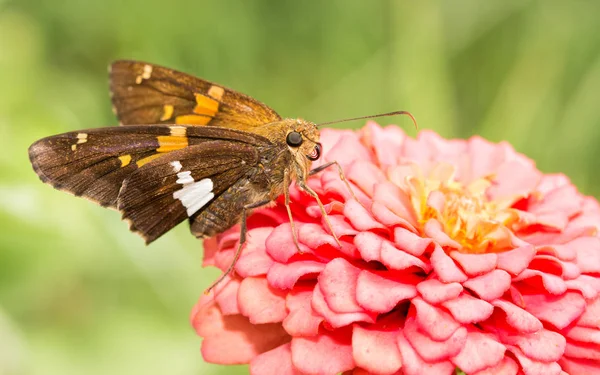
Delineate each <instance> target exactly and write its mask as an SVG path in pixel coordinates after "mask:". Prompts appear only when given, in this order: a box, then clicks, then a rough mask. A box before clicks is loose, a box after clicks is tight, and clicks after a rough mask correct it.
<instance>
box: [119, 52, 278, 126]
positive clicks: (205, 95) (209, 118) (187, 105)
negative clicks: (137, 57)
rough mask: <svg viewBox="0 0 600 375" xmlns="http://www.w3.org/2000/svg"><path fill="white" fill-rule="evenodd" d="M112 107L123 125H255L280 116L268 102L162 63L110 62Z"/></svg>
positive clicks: (268, 121) (276, 119) (272, 120)
mask: <svg viewBox="0 0 600 375" xmlns="http://www.w3.org/2000/svg"><path fill="white" fill-rule="evenodd" d="M110 91H111V96H112V102H113V108H114V111H115V114H116V115H117V117H118V119H119V121H120V123H121V124H122V125H141V124H172V123H176V124H185V125H211V126H222V127H227V128H234V129H240V130H250V129H251V128H253V127H256V126H260V125H263V124H267V123H270V122H275V121H279V120H281V117H280V116H279V115H278V114H277V113H276V112H275V111H274V110H272V109H271V108H269V107H267V106H266V105H265V104H263V103H261V102H259V101H257V100H254V99H252V98H251V97H249V96H247V95H244V94H242V93H239V92H237V91H234V90H231V89H228V88H226V87H223V86H221V85H217V84H214V83H212V82H209V81H205V80H203V79H200V78H196V77H193V76H191V75H188V74H185V73H181V72H178V71H176V70H172V69H169V68H165V67H162V66H158V65H153V64H148V63H144V62H139V61H127V60H121V61H116V62H114V63H113V64H112V65H111V67H110Z"/></svg>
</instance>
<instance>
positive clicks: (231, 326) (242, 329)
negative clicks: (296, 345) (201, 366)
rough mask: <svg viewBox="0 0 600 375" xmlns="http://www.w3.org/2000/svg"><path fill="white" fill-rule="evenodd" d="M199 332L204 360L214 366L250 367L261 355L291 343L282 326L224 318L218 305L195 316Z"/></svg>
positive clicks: (211, 306) (241, 317)
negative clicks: (237, 365) (251, 362)
mask: <svg viewBox="0 0 600 375" xmlns="http://www.w3.org/2000/svg"><path fill="white" fill-rule="evenodd" d="M193 325H194V327H195V328H196V332H198V334H199V335H200V336H203V337H204V340H203V341H202V356H203V357H204V360H205V361H207V362H211V363H221V364H226V365H231V364H242V363H249V362H250V361H251V360H252V358H254V357H256V356H257V355H259V354H261V353H264V352H266V351H269V350H271V349H273V348H276V347H278V346H279V345H281V344H283V343H285V342H287V341H289V336H288V335H287V334H286V333H285V331H284V330H283V328H282V327H281V324H260V325H256V324H251V323H250V322H249V321H248V319H247V318H246V317H243V316H241V315H227V316H225V315H223V314H222V313H221V311H220V310H219V308H218V307H217V306H216V304H215V303H214V302H212V303H208V304H206V305H204V306H203V307H202V308H201V309H200V310H199V311H198V312H197V313H196V315H195V316H194V318H193Z"/></svg>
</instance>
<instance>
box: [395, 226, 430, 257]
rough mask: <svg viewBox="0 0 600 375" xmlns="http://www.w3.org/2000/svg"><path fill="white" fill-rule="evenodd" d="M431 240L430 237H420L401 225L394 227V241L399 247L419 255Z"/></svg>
mask: <svg viewBox="0 0 600 375" xmlns="http://www.w3.org/2000/svg"><path fill="white" fill-rule="evenodd" d="M432 242H433V241H432V240H431V239H430V238H422V237H420V236H418V235H417V234H415V233H414V232H412V231H410V230H407V229H405V228H402V227H396V228H394V243H395V244H396V245H397V246H398V248H399V249H402V250H404V251H406V252H407V253H409V254H411V255H414V256H416V257H419V256H421V255H423V253H425V250H427V249H428V248H429V246H431V243H432Z"/></svg>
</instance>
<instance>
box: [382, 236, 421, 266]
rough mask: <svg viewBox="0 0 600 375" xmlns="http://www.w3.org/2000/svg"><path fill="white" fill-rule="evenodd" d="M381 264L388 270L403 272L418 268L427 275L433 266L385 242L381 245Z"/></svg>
mask: <svg viewBox="0 0 600 375" xmlns="http://www.w3.org/2000/svg"><path fill="white" fill-rule="evenodd" d="M381 263H383V264H384V265H385V266H386V267H388V269H393V270H399V271H403V270H405V269H407V268H410V267H418V268H420V269H421V270H423V271H425V272H426V273H427V272H429V270H430V269H431V266H429V264H427V263H425V262H424V261H423V260H421V259H420V258H417V257H415V256H413V255H410V254H409V253H406V252H404V251H402V250H400V249H398V248H396V247H395V246H394V245H393V244H392V243H391V242H388V241H383V243H382V244H381Z"/></svg>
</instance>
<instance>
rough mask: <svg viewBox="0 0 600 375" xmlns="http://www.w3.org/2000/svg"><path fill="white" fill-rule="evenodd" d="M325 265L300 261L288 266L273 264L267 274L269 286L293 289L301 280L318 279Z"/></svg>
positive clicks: (312, 261) (310, 261)
mask: <svg viewBox="0 0 600 375" xmlns="http://www.w3.org/2000/svg"><path fill="white" fill-rule="evenodd" d="M323 269H325V264H324V263H321V262H317V261H314V260H299V261H296V262H291V263H288V264H282V263H273V265H272V266H271V268H269V272H268V273H267V280H268V281H269V285H271V286H272V287H273V288H277V289H291V288H292V287H293V286H294V285H295V284H296V282H297V281H298V280H299V279H300V278H306V277H307V276H311V275H313V278H315V279H316V278H317V276H316V275H318V274H319V273H320V272H321V271H322V270H323Z"/></svg>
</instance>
